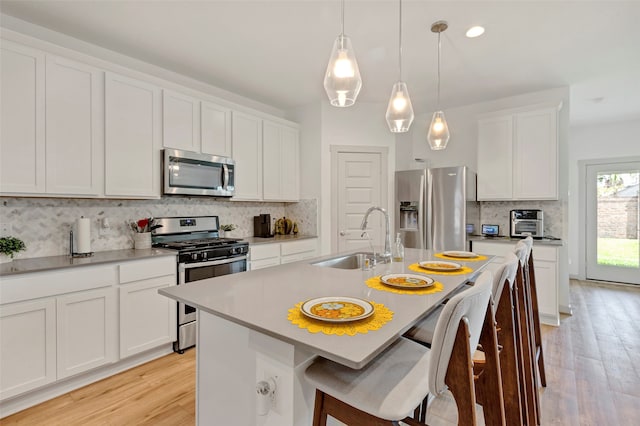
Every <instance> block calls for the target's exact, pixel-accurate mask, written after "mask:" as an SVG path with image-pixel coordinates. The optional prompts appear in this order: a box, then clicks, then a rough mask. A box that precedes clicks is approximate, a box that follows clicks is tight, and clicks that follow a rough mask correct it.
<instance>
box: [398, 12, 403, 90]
mask: <svg viewBox="0 0 640 426" xmlns="http://www.w3.org/2000/svg"><path fill="white" fill-rule="evenodd" d="M399 1H400V13H399V14H398V21H399V23H398V28H399V29H400V35H399V37H398V81H402V0H399Z"/></svg>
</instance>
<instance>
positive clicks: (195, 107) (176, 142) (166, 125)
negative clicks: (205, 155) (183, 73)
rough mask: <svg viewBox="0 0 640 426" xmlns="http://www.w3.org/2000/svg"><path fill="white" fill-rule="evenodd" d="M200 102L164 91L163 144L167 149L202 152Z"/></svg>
mask: <svg viewBox="0 0 640 426" xmlns="http://www.w3.org/2000/svg"><path fill="white" fill-rule="evenodd" d="M199 108H200V101H199V100H198V99H196V98H192V97H191V96H187V95H183V94H181V93H176V92H172V91H170V90H163V91H162V135H163V140H162V144H163V145H164V147H165V148H175V149H185V150H187V151H194V152H200V111H199Z"/></svg>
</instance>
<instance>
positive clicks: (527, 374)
mask: <svg viewBox="0 0 640 426" xmlns="http://www.w3.org/2000/svg"><path fill="white" fill-rule="evenodd" d="M515 254H516V256H517V257H518V259H519V262H518V272H517V274H516V286H517V296H518V299H517V310H518V315H519V328H520V336H519V337H520V344H521V345H522V375H523V377H524V380H523V381H522V383H521V388H522V395H523V396H524V399H525V404H524V405H525V406H526V410H527V411H526V415H525V423H526V424H527V425H529V426H533V425H536V424H540V399H539V397H538V387H537V384H536V383H537V380H536V377H537V373H536V365H535V352H534V350H535V349H534V344H535V343H534V338H533V334H534V329H533V315H532V307H531V296H530V294H529V291H530V289H529V288H528V286H527V283H526V278H525V265H526V264H527V248H526V246H520V247H518V246H516V249H515Z"/></svg>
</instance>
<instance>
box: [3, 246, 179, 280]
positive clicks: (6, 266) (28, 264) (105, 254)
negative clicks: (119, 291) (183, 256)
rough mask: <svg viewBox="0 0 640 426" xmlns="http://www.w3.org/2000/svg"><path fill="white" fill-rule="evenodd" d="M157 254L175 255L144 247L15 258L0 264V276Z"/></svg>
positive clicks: (143, 257) (168, 251)
mask: <svg viewBox="0 0 640 426" xmlns="http://www.w3.org/2000/svg"><path fill="white" fill-rule="evenodd" d="M158 256H173V257H175V256H176V252H175V251H173V250H164V249H155V248H151V249H144V250H134V249H126V250H109V251H99V252H95V253H94V254H93V256H91V257H69V256H68V255H65V256H47V257H32V258H29V259H16V260H14V261H13V262H9V263H3V264H1V265H0V276H8V275H15V274H26V273H29V272H43V271H52V270H55V269H62V268H71V267H76V266H88V265H98V264H101V263H109V262H122V261H127V260H139V259H146V258H150V257H158Z"/></svg>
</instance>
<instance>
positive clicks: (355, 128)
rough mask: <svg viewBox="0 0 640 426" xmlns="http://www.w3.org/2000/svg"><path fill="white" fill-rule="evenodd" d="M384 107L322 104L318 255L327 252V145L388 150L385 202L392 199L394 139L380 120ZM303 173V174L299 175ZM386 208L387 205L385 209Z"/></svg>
mask: <svg viewBox="0 0 640 426" xmlns="http://www.w3.org/2000/svg"><path fill="white" fill-rule="evenodd" d="M386 108H387V105H386V104H381V103H380V104H370V103H364V102H357V103H356V104H355V105H354V106H352V107H349V108H336V107H332V106H331V105H329V103H328V102H322V123H321V140H322V142H321V145H322V152H321V153H320V170H321V173H320V179H319V180H320V185H321V188H322V189H321V197H320V199H321V200H322V201H321V202H320V203H319V209H320V220H319V228H320V231H319V232H320V236H321V238H320V241H321V253H323V254H325V253H329V252H331V238H332V235H331V209H332V206H331V190H332V188H331V146H332V145H361V146H385V147H388V148H389V157H388V164H387V167H388V171H389V181H388V182H387V185H388V194H389V195H388V200H389V202H390V201H391V200H392V196H393V176H394V175H393V171H394V170H395V164H396V154H395V152H396V151H395V137H394V136H393V134H392V133H391V132H389V129H388V127H387V123H386V121H385V118H384V114H385V112H386ZM303 173H304V172H303ZM385 207H388V206H385Z"/></svg>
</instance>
